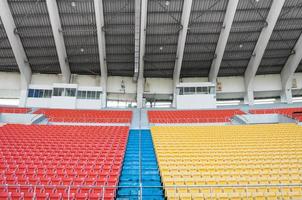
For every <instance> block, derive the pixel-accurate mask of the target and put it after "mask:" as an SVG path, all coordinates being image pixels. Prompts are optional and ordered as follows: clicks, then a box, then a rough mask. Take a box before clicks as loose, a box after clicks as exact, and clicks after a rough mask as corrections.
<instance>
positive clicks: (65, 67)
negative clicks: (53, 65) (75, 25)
mask: <svg viewBox="0 0 302 200" xmlns="http://www.w3.org/2000/svg"><path fill="white" fill-rule="evenodd" d="M46 5H47V10H48V14H49V19H50V24H51V28H52V33H53V37H54V40H55V45H56V49H57V54H58V58H59V63H60V68H61V73H62V75H63V82H64V83H69V82H70V76H71V72H70V67H69V63H68V60H67V52H66V47H65V42H64V37H63V33H62V25H61V20H60V15H59V10H58V5H57V1H56V0H46Z"/></svg>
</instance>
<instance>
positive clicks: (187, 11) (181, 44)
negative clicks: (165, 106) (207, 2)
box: [173, 0, 192, 107]
mask: <svg viewBox="0 0 302 200" xmlns="http://www.w3.org/2000/svg"><path fill="white" fill-rule="evenodd" d="M191 8H192V0H184V3H183V9H182V16H181V25H182V29H181V30H180V31H179V37H178V43H177V52H176V58H177V59H176V61H175V66H174V72H173V90H174V91H173V106H174V107H175V106H176V92H177V90H176V85H177V84H178V83H179V78H180V72H181V65H182V59H183V56H184V51H185V44H186V38H187V33H188V26H189V21H190V15H191Z"/></svg>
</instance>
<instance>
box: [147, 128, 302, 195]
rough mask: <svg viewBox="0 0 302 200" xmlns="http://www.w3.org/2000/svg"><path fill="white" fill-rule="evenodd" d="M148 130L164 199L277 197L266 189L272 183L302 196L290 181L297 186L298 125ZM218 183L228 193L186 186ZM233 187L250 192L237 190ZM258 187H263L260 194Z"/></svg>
mask: <svg viewBox="0 0 302 200" xmlns="http://www.w3.org/2000/svg"><path fill="white" fill-rule="evenodd" d="M151 130H152V137H153V141H154V146H155V151H156V154H157V159H158V163H159V168H160V172H161V176H162V181H163V184H164V186H165V187H166V188H167V189H166V197H167V198H168V199H208V198H209V199H210V198H212V199H244V198H243V197H244V195H245V197H246V199H268V198H270V199H278V198H279V194H277V193H276V192H277V191H274V192H271V193H270V189H271V188H275V187H273V186H276V185H281V186H282V187H284V186H285V185H289V187H288V188H289V191H284V195H285V196H287V197H289V199H290V198H292V197H295V198H296V199H302V190H301V191H300V190H298V191H296V190H295V191H293V190H294V189H295V187H294V186H295V185H296V186H297V185H299V187H302V176H301V174H302V173H301V172H302V134H301V133H302V127H301V126H298V125H294V124H278V125H251V126H225V127H217V126H204V127H159V126H158V127H152V129H151ZM223 185H226V186H227V185H229V186H234V187H230V189H228V191H227V192H226V191H224V190H219V189H217V190H213V191H208V192H206V191H201V190H200V188H199V189H196V188H194V189H196V190H195V192H193V188H192V189H190V190H188V188H189V187H194V186H195V187H198V186H200V187H202V186H208V187H213V188H214V187H220V186H223ZM236 185H238V186H240V185H242V186H245V187H246V188H247V189H250V188H251V187H252V186H253V187H252V188H254V190H253V189H251V190H250V191H245V192H239V191H237V190H235V189H236V187H235V186H236ZM261 185H265V186H266V188H267V191H263V190H262V191H261V192H259V191H260V189H261V188H262V187H261ZM183 187H187V188H184V189H182V188H183ZM169 188H170V189H169ZM171 188H172V189H171ZM173 189H174V191H173ZM230 190H231V191H230ZM258 190H259V191H258ZM279 192H280V191H279ZM273 193H274V194H273ZM200 194H202V195H200ZM243 194H244V195H243ZM196 195H197V196H196ZM198 195H199V196H198ZM297 197H301V198H297ZM279 199H280V198H279Z"/></svg>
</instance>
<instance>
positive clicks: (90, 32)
mask: <svg viewBox="0 0 302 200" xmlns="http://www.w3.org/2000/svg"><path fill="white" fill-rule="evenodd" d="M57 3H58V9H59V14H60V17H61V23H62V29H63V35H64V41H65V46H66V51H67V57H68V61H69V65H70V69H71V72H72V73H79V72H83V73H85V74H94V73H97V74H98V75H99V72H100V70H99V54H98V40H97V33H96V20H95V12H94V2H93V0H77V1H73V0H57ZM81 66H83V69H80V68H81Z"/></svg>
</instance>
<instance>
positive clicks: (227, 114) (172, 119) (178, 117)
mask: <svg viewBox="0 0 302 200" xmlns="http://www.w3.org/2000/svg"><path fill="white" fill-rule="evenodd" d="M240 114H244V113H243V112H242V111H241V110H237V109H232V110H170V111H148V117H149V122H150V123H215V122H230V119H231V118H232V117H233V116H234V115H240Z"/></svg>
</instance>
